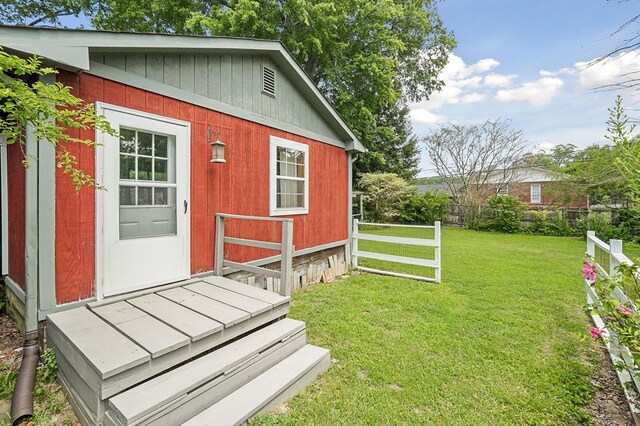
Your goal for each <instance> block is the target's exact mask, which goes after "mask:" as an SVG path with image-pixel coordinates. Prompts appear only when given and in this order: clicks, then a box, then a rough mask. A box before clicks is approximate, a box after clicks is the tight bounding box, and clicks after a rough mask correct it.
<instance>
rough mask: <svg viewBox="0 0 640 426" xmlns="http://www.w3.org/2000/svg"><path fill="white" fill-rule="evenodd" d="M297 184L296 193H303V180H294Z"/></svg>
mask: <svg viewBox="0 0 640 426" xmlns="http://www.w3.org/2000/svg"><path fill="white" fill-rule="evenodd" d="M296 183H297V185H298V188H297V190H296V193H298V194H304V181H303V180H299V181H297V182H296Z"/></svg>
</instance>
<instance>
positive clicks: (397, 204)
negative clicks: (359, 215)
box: [360, 173, 409, 222]
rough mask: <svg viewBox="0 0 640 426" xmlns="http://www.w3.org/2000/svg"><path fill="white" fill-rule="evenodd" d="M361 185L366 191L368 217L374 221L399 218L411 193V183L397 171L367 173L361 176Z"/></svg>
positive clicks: (364, 197) (388, 220) (365, 199)
mask: <svg viewBox="0 0 640 426" xmlns="http://www.w3.org/2000/svg"><path fill="white" fill-rule="evenodd" d="M360 187H361V188H362V190H363V191H364V192H365V195H364V196H363V200H364V203H365V209H364V210H365V212H366V219H367V220H371V221H374V222H378V221H380V222H390V221H393V220H394V219H395V218H397V217H398V215H399V214H400V209H401V207H402V204H403V203H404V200H405V199H406V198H407V196H408V194H409V192H408V191H409V185H408V184H407V182H406V181H405V180H404V179H402V178H401V177H400V176H398V175H396V174H395V173H365V174H363V175H362V177H361V178H360ZM363 219H364V218H363Z"/></svg>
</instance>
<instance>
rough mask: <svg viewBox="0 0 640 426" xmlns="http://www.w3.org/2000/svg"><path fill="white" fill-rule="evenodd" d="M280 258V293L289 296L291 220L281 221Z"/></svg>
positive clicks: (291, 247) (291, 259)
mask: <svg viewBox="0 0 640 426" xmlns="http://www.w3.org/2000/svg"><path fill="white" fill-rule="evenodd" d="M281 256H282V260H281V262H280V294H281V295H282V296H289V295H290V294H291V285H292V282H291V281H293V220H292V219H289V220H287V221H286V222H282V253H281Z"/></svg>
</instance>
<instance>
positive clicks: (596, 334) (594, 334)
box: [589, 327, 604, 339]
mask: <svg viewBox="0 0 640 426" xmlns="http://www.w3.org/2000/svg"><path fill="white" fill-rule="evenodd" d="M589 333H591V337H593V338H594V339H598V338H599V337H600V336H602V334H603V333H604V330H603V329H601V328H598V327H592V328H591V330H589Z"/></svg>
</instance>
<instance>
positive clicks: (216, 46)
mask: <svg viewBox="0 0 640 426" xmlns="http://www.w3.org/2000/svg"><path fill="white" fill-rule="evenodd" d="M0 45H2V46H3V47H4V48H5V49H7V50H11V51H15V52H17V53H19V52H23V53H26V54H29V55H38V56H42V57H43V58H45V60H46V62H47V63H50V64H54V65H56V66H59V67H61V68H64V69H68V70H71V71H75V72H78V71H89V70H90V59H89V54H90V53H107V52H146V53H149V52H157V53H160V52H162V53H170V52H173V53H185V52H188V53H212V52H215V53H233V54H263V55H267V56H269V57H270V58H271V60H272V61H273V62H274V63H275V64H276V65H278V67H279V68H280V70H281V71H282V72H283V73H285V74H286V75H287V77H288V78H289V79H291V81H292V82H293V83H294V84H295V85H296V87H297V88H298V90H300V92H301V93H302V94H303V95H304V96H305V97H306V98H307V99H308V100H309V102H310V103H311V104H312V105H313V106H314V107H315V108H316V109H317V111H318V112H319V113H320V114H321V115H322V117H323V118H324V119H325V120H326V121H327V122H328V123H329V124H330V125H331V127H332V128H333V129H334V130H335V131H336V132H337V133H338V134H339V135H340V137H341V138H342V140H343V141H344V144H345V149H346V150H347V151H356V152H364V151H365V150H366V149H365V148H364V146H363V145H362V143H361V142H360V141H359V140H358V138H357V137H356V136H355V135H354V133H353V132H352V131H351V129H350V128H349V126H347V124H346V123H345V122H344V120H343V119H342V117H341V116H340V115H339V114H338V112H337V111H336V110H335V109H334V108H333V106H332V105H331V103H330V102H329V101H328V100H327V99H326V98H325V97H324V95H323V94H322V93H321V92H320V91H319V90H318V88H317V87H316V85H315V84H314V83H313V81H312V80H311V78H310V77H309V76H308V75H307V74H306V73H305V72H304V70H303V69H302V67H301V66H300V65H299V64H298V63H297V62H296V60H295V59H294V58H293V56H292V55H291V53H289V51H288V50H287V49H286V48H285V46H284V45H283V44H282V43H281V42H280V41H274V40H260V39H246V38H232V37H209V36H191V35H189V36H187V35H176V34H155V33H153V34H152V33H125V32H114V31H94V30H74V29H58V28H41V27H20V26H5V25H0Z"/></svg>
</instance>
